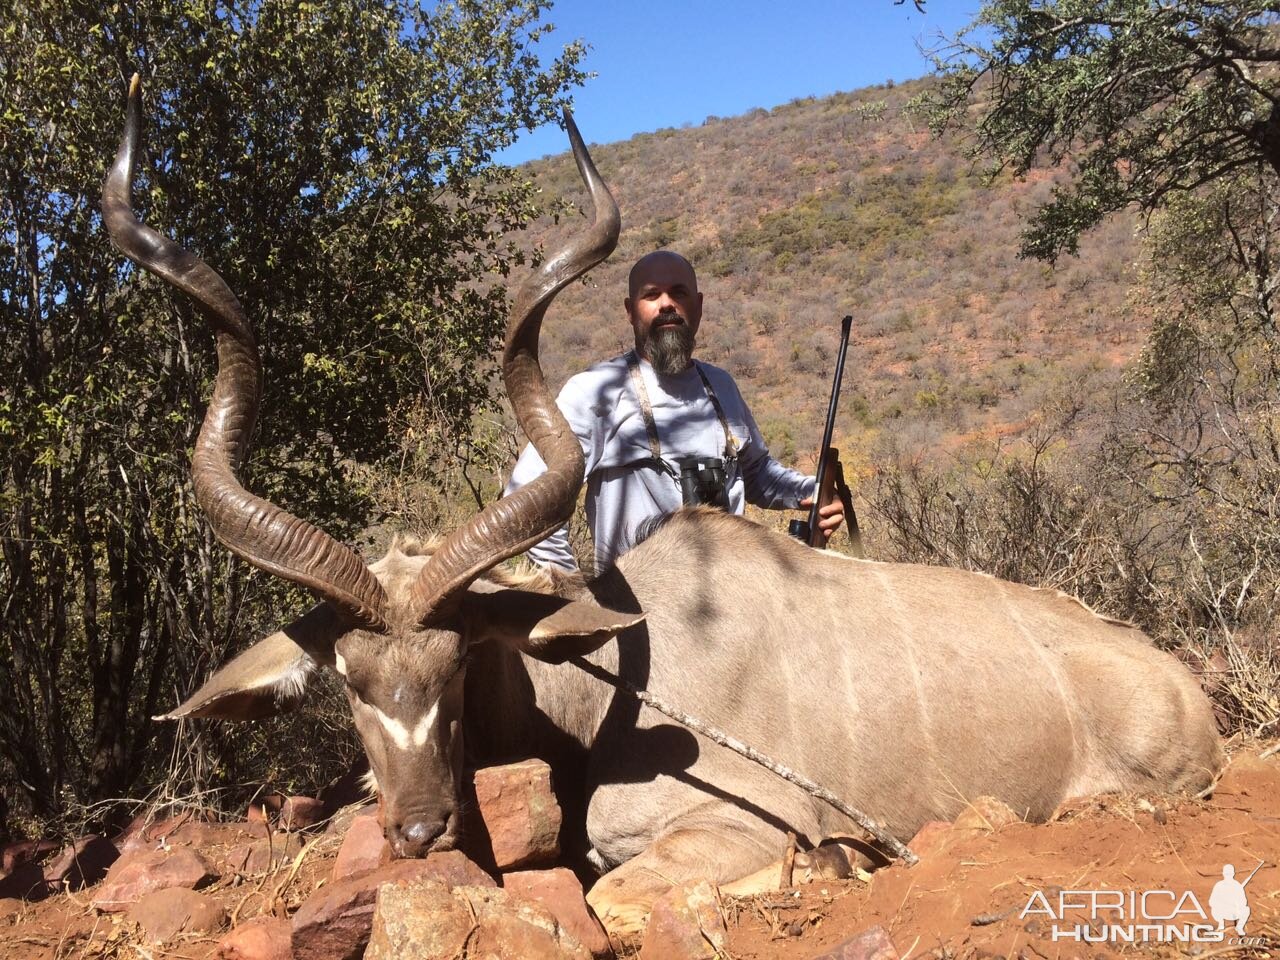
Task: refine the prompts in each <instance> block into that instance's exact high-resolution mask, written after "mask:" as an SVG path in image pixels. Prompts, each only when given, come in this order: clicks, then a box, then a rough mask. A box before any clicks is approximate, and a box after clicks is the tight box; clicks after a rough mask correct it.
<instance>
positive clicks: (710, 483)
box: [680, 457, 729, 510]
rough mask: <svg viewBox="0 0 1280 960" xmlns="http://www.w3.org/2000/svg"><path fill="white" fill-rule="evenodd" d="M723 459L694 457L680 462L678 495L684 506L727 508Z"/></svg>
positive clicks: (727, 497) (727, 494)
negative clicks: (681, 498) (682, 499)
mask: <svg viewBox="0 0 1280 960" xmlns="http://www.w3.org/2000/svg"><path fill="white" fill-rule="evenodd" d="M725 480H726V477H725V471H724V461H723V460H721V459H720V458H719V457H694V458H692V459H689V460H684V461H681V463H680V495H681V496H682V497H683V498H684V505H685V506H686V507H697V506H702V505H705V506H708V507H719V508H720V509H721V510H728V509H729V492H728V490H727V489H726V487H725Z"/></svg>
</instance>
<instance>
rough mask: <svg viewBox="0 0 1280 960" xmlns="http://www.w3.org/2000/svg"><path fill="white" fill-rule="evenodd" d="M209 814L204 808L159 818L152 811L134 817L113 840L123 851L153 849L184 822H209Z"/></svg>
mask: <svg viewBox="0 0 1280 960" xmlns="http://www.w3.org/2000/svg"><path fill="white" fill-rule="evenodd" d="M209 816H210V815H209V814H207V813H205V812H204V811H203V810H185V811H183V812H182V813H179V814H176V815H174V816H172V817H164V818H162V819H158V820H157V819H152V815H151V813H146V814H143V815H142V816H138V817H134V818H133V820H132V821H131V822H130V823H129V825H128V826H127V827H125V828H124V830H122V831H121V832H120V834H119V835H118V836H116V837H115V838H114V839H113V840H112V843H114V844H115V845H116V847H117V848H118V849H119V850H120V852H121V853H131V852H133V851H134V850H140V849H153V848H155V847H157V846H159V845H160V843H161V842H162V841H165V840H167V839H168V837H169V836H170V834H172V833H174V832H175V831H176V830H177V829H178V828H179V827H181V826H182V825H183V824H185V823H199V822H206V823H207V822H208V820H209Z"/></svg>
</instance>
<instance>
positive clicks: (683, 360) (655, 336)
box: [644, 323, 694, 377]
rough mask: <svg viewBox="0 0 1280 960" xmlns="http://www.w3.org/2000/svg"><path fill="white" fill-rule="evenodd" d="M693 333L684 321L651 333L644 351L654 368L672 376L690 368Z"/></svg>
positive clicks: (664, 374)
mask: <svg viewBox="0 0 1280 960" xmlns="http://www.w3.org/2000/svg"><path fill="white" fill-rule="evenodd" d="M693 342H694V338H693V333H692V331H690V329H689V328H688V327H687V326H685V325H684V324H683V323H682V324H678V325H676V326H673V327H661V328H659V329H658V330H656V331H652V332H650V334H649V338H648V339H647V340H645V344H644V352H645V356H646V358H647V359H648V361H649V362H650V363H651V364H653V369H654V370H656V371H658V373H660V374H662V375H663V376H666V377H670V376H674V375H675V374H677V373H684V371H686V370H688V369H689V361H690V360H691V359H692V358H693Z"/></svg>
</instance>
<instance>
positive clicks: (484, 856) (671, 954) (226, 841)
mask: <svg viewBox="0 0 1280 960" xmlns="http://www.w3.org/2000/svg"><path fill="white" fill-rule="evenodd" d="M475 806H476V809H477V818H476V822H475V823H473V825H472V826H473V829H472V835H473V836H477V837H480V838H482V842H481V843H479V844H477V845H475V846H473V847H472V848H470V849H469V851H468V853H469V856H468V854H464V853H463V852H459V851H451V852H448V853H442V854H433V855H431V856H429V857H427V858H426V859H424V860H420V861H398V862H389V860H388V857H387V851H386V848H385V844H384V842H383V840H382V837H381V830H380V828H379V826H378V822H377V817H376V812H377V811H376V807H373V806H365V807H347V808H344V809H342V810H340V811H338V812H337V813H336V814H334V815H332V816H329V817H328V818H327V819H324V818H325V816H326V813H327V811H325V810H324V809H323V808H322V805H321V804H320V803H318V802H317V801H314V800H308V799H307V798H289V799H285V798H277V801H276V802H275V803H272V804H267V805H265V806H262V807H257V808H255V809H253V810H251V811H250V816H249V818H248V819H246V820H245V821H244V822H240V823H212V822H208V821H206V820H203V819H200V818H199V817H197V816H194V815H192V814H191V813H190V812H187V813H184V814H182V815H180V816H177V817H168V818H164V819H160V820H156V821H155V822H152V823H146V822H138V823H135V824H134V825H133V826H132V827H131V828H130V829H129V830H127V831H125V833H124V834H122V835H121V836H119V837H114V838H111V839H109V840H108V839H104V838H100V837H88V838H84V839H82V840H81V841H78V842H77V844H75V845H73V846H72V847H70V848H67V849H64V850H58V849H56V848H53V849H51V846H52V845H48V844H43V845H42V844H16V845H10V846H9V847H7V848H5V849H4V850H3V861H2V862H0V958H4V960H55V958H56V960H62V958H70V957H103V958H135V957H137V958H146V960H202V958H211V957H218V958H226V960H235V958H242V960H289V958H292V960H336V958H348V957H350V958H359V957H361V956H364V957H367V958H369V960H389V958H393V957H414V958H422V960H433V958H466V957H471V958H480V957H494V958H497V957H503V958H508V957H509V958H520V960H526V958H527V960H541V958H551V957H573V958H579V960H586V958H590V957H606V956H611V955H612V953H611V949H616V951H617V955H618V956H620V957H632V956H636V955H638V956H640V957H641V958H645V960H668V958H669V960H684V958H693V957H698V958H712V957H717V956H720V957H727V958H734V960H749V958H766V957H767V958H795V960H816V958H838V960H864V958H874V960H893V958H914V957H935V958H939V960H942V958H952V957H954V958H969V957H978V958H982V957H1018V958H1021V960H1050V958H1057V957H1110V956H1115V955H1119V954H1122V953H1123V954H1136V955H1140V956H1175V955H1179V956H1184V955H1185V956H1196V957H1199V958H1201V960H1208V958H1209V957H1216V956H1227V955H1230V956H1234V957H1272V956H1276V955H1277V954H1280V868H1278V867H1277V863H1278V862H1280V755H1275V754H1272V755H1267V750H1266V748H1265V747H1263V746H1260V745H1251V746H1250V747H1247V748H1242V749H1240V750H1238V751H1237V752H1236V754H1235V756H1234V759H1233V761H1232V763H1231V765H1230V766H1229V767H1228V769H1227V771H1226V772H1225V774H1224V776H1223V777H1222V780H1221V781H1220V783H1219V784H1218V785H1217V788H1216V790H1215V791H1214V793H1213V795H1212V796H1211V797H1207V798H1205V799H1201V800H1189V799H1183V800H1178V801H1170V800H1169V799H1167V798H1158V797H1108V798H1102V799H1097V800H1093V801H1089V802H1084V803H1079V804H1073V805H1070V806H1068V807H1066V808H1064V809H1062V810H1060V811H1059V812H1058V815H1057V816H1056V817H1055V818H1054V819H1053V821H1052V822H1050V823H1047V824H1027V823H1021V822H1019V821H1017V819H1016V817H1014V816H1013V814H1012V812H1011V811H1009V810H1008V808H1005V807H1003V806H1002V805H1000V804H997V803H994V802H990V801H986V800H978V801H975V802H974V803H973V804H972V805H971V807H970V808H969V809H968V810H966V811H965V812H964V813H963V814H962V815H961V816H960V817H958V818H957V820H956V821H955V822H954V823H946V824H944V823H935V824H930V825H928V826H926V827H925V828H924V829H923V830H922V831H921V832H920V834H919V835H918V836H917V837H916V838H915V839H914V840H913V841H912V844H911V845H912V847H913V849H914V850H915V851H916V852H917V853H918V854H919V855H920V858H921V862H920V863H919V864H918V865H916V866H914V867H906V866H903V865H893V866H888V867H884V868H882V869H879V870H876V871H875V872H873V873H869V874H868V873H865V872H857V873H855V874H854V875H853V876H846V877H844V878H840V877H838V876H837V874H848V872H849V870H848V868H847V864H845V863H844V861H843V860H842V859H841V858H838V857H837V858H833V857H823V856H820V855H813V854H812V853H807V852H805V851H800V852H799V853H798V854H797V855H796V856H795V859H794V862H791V861H790V859H789V858H788V857H786V856H784V854H785V851H779V854H780V863H779V865H778V866H777V867H776V868H770V870H769V871H764V872H763V873H762V878H757V883H756V886H757V887H763V888H768V887H771V886H772V887H776V889H761V890H759V891H758V892H754V893H751V894H748V895H732V894H731V890H730V889H728V888H727V889H725V890H719V889H717V888H715V887H714V886H713V885H711V884H705V883H704V884H699V885H692V886H690V887H687V888H683V889H680V890H677V891H674V892H673V894H672V895H670V896H669V897H668V898H666V899H665V901H664V902H661V903H660V904H659V905H658V906H657V907H656V908H655V911H654V917H653V919H652V920H651V921H650V925H649V929H648V930H647V931H646V932H645V934H644V936H643V938H641V939H639V940H637V941H636V942H634V943H627V944H613V945H612V948H611V945H610V943H609V941H608V939H607V938H606V937H605V936H604V932H603V930H602V929H601V928H600V926H599V924H598V923H597V922H596V920H595V918H594V916H593V915H592V914H591V913H590V910H589V908H588V907H587V906H586V904H585V903H584V901H583V894H582V888H581V885H580V884H579V882H578V879H577V878H576V877H575V876H574V875H573V873H572V872H570V871H569V870H566V869H564V868H562V867H556V866H555V862H556V857H557V855H558V851H557V849H556V841H555V837H556V831H557V829H558V826H559V816H560V814H559V810H558V808H557V807H556V805H555V803H554V799H553V798H552V797H551V794H550V791H549V781H548V778H547V774H546V768H545V767H543V766H542V765H540V764H538V763H537V762H536V761H532V762H526V763H523V764H514V765H511V766H509V767H501V768H492V769H490V770H483V771H478V772H477V775H476V804H475ZM1259 862H1261V864H1262V865H1261V867H1260V868H1258V869H1257V870H1256V872H1254V873H1253V876H1252V878H1251V879H1249V881H1248V885H1247V888H1246V894H1247V898H1248V903H1249V907H1250V909H1251V911H1252V912H1251V914H1250V916H1249V918H1248V920H1247V922H1246V928H1245V934H1244V936H1243V937H1242V938H1241V937H1237V936H1236V933H1235V931H1234V930H1233V929H1232V927H1231V925H1230V924H1228V925H1227V928H1226V930H1225V932H1224V934H1223V939H1221V940H1213V939H1208V938H1206V937H1205V936H1204V934H1205V933H1206V932H1211V931H1216V930H1217V926H1218V925H1217V923H1216V922H1215V921H1214V919H1213V918H1212V917H1211V916H1208V915H1209V914H1210V913H1212V911H1213V908H1212V907H1211V905H1210V896H1211V892H1212V891H1213V889H1214V885H1215V883H1216V882H1217V881H1218V880H1220V879H1222V870H1223V867H1224V865H1227V864H1231V865H1233V866H1234V867H1235V869H1236V872H1237V876H1236V879H1237V880H1243V879H1245V878H1246V877H1247V876H1248V875H1249V874H1250V872H1251V871H1255V868H1256V867H1257V866H1258V864H1259ZM784 869H787V870H788V872H789V873H790V877H789V882H788V883H787V884H786V885H785V886H781V887H779V886H778V884H779V883H780V882H781V881H782V878H783V871H784ZM775 870H776V873H777V877H778V879H777V880H776V881H775V880H774V879H773V873H774V871H775ZM1144 893H1145V894H1146V896H1145V898H1144V896H1143V894H1144ZM1216 902H1217V901H1216V900H1215V903H1216ZM1202 914H1203V916H1202ZM1161 918H1164V919H1161ZM1196 925H1200V926H1199V932H1198V934H1197V935H1198V936H1199V937H1200V938H1201V939H1202V940H1206V942H1182V941H1180V940H1175V941H1174V942H1166V941H1168V939H1169V938H1170V937H1175V936H1178V935H1185V934H1187V933H1188V932H1192V933H1195V932H1196V930H1195V928H1196ZM1101 936H1106V937H1108V938H1109V939H1108V941H1107V942H1105V943H1086V942H1080V940H1079V939H1076V938H1078V937H1093V938H1098V937H1101ZM1125 936H1133V937H1134V939H1135V940H1137V941H1142V940H1143V939H1144V938H1145V939H1146V942H1145V943H1144V942H1137V943H1133V944H1130V943H1122V942H1119V941H1118V940H1117V937H1125ZM1156 938H1161V939H1156Z"/></svg>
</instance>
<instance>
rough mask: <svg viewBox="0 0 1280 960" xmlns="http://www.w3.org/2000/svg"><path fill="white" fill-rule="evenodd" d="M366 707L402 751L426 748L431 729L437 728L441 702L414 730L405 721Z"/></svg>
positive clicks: (436, 704)
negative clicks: (436, 723)
mask: <svg viewBox="0 0 1280 960" xmlns="http://www.w3.org/2000/svg"><path fill="white" fill-rule="evenodd" d="M366 706H368V707H369V709H370V710H372V711H373V715H374V716H375V717H377V718H378V722H379V723H380V724H382V729H384V730H386V731H387V734H388V736H390V737H391V740H392V742H393V743H395V745H396V746H397V747H399V748H400V749H401V750H413V749H421V748H422V747H423V746H425V745H426V742H427V738H428V737H429V736H430V735H431V728H432V727H433V726H435V722H436V716H437V715H438V714H439V713H440V702H439V701H438V700H437V701H436V702H435V703H433V704H432V705H431V709H430V710H428V711H427V712H426V714H425V715H424V716H423V717H421V718H420V719H419V720H418V722H417V723H415V724H414V725H413V729H410V728H409V726H408V724H406V723H405V722H404V721H402V720H397V719H396V718H395V717H389V716H387V715H386V714H385V713H383V712H382V711H381V710H379V709H378V708H377V707H375V706H373V705H372V704H366Z"/></svg>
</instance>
